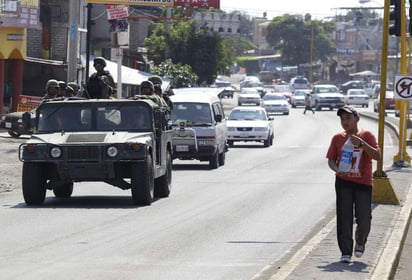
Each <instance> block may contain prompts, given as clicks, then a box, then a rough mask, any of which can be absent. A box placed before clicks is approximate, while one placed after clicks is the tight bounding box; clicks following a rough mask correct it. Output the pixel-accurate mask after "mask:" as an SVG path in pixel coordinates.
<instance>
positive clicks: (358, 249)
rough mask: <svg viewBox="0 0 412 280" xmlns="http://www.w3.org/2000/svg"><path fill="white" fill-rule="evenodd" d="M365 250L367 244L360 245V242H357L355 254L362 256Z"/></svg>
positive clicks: (358, 256)
mask: <svg viewBox="0 0 412 280" xmlns="http://www.w3.org/2000/svg"><path fill="white" fill-rule="evenodd" d="M364 251H365V245H359V244H358V243H356V245H355V256H356V257H357V258H360V257H362V255H363V252H364Z"/></svg>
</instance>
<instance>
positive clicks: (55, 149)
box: [50, 147, 62, 158]
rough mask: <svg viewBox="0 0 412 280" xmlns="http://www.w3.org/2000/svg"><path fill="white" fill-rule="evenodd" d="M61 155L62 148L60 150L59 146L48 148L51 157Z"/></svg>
mask: <svg viewBox="0 0 412 280" xmlns="http://www.w3.org/2000/svg"><path fill="white" fill-rule="evenodd" d="M61 155H62V150H60V148H59V147H53V148H51V150H50V156H51V157H52V158H59V157H61Z"/></svg>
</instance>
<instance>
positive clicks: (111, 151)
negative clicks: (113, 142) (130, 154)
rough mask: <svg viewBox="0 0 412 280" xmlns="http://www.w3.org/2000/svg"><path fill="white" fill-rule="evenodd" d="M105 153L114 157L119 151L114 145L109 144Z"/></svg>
mask: <svg viewBox="0 0 412 280" xmlns="http://www.w3.org/2000/svg"><path fill="white" fill-rule="evenodd" d="M106 153H107V155H108V156H109V157H115V156H117V154H118V153H119V150H118V149H117V147H115V146H110V147H109V148H107V151H106Z"/></svg>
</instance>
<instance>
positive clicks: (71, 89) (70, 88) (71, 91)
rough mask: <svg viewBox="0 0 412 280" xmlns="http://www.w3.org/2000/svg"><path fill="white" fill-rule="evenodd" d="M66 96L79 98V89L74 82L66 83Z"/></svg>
mask: <svg viewBox="0 0 412 280" xmlns="http://www.w3.org/2000/svg"><path fill="white" fill-rule="evenodd" d="M66 92H67V96H79V94H80V87H79V85H78V84H76V83H75V82H70V83H67V89H66Z"/></svg>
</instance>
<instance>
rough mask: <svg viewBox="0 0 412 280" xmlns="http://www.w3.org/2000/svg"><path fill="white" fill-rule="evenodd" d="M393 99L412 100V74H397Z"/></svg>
mask: <svg viewBox="0 0 412 280" xmlns="http://www.w3.org/2000/svg"><path fill="white" fill-rule="evenodd" d="M393 93H394V94H393V99H397V100H412V76H396V77H395V87H394V89H393Z"/></svg>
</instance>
